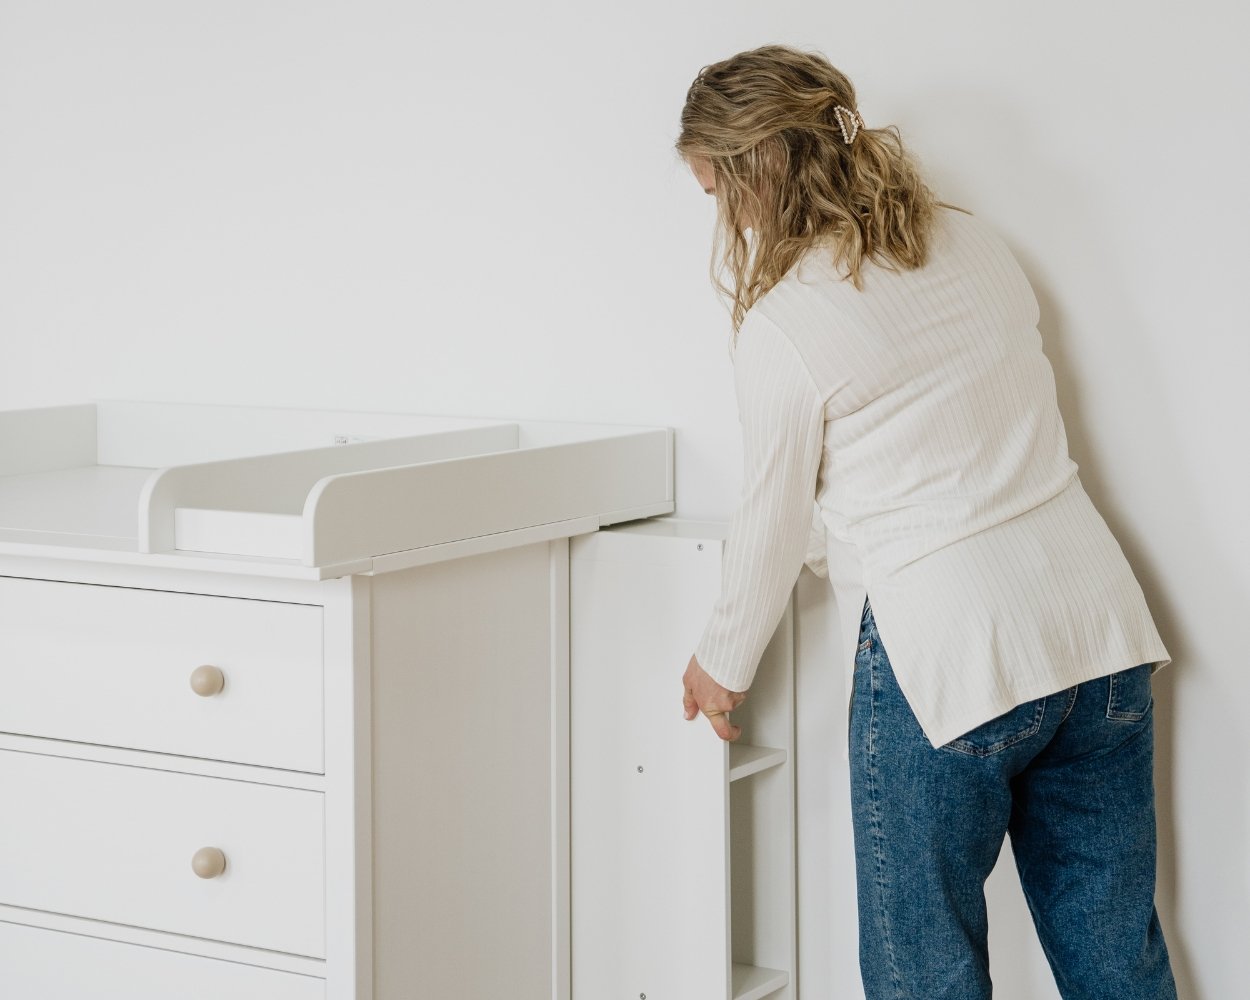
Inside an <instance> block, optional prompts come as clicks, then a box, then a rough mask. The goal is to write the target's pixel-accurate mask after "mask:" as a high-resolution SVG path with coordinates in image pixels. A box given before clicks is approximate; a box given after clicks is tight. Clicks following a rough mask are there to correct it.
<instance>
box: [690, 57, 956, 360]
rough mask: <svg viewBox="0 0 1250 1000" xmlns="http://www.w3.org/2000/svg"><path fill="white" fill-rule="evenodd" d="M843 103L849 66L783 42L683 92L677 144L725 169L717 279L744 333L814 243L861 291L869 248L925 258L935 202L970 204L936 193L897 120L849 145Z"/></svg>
mask: <svg viewBox="0 0 1250 1000" xmlns="http://www.w3.org/2000/svg"><path fill="white" fill-rule="evenodd" d="M838 105H842V106H843V107H845V108H849V109H850V110H852V111H855V110H856V109H857V107H858V102H857V100H856V96H855V88H854V86H852V84H851V81H850V80H849V79H848V78H847V77H846V74H844V73H842V72H841V71H840V70H838V69H837V68H835V67H834V66H832V65H831V64H830V63H829V61H828V60H827V59H826V58H825V57H824V56H822V55H820V54H819V53H816V52H805V51H802V50H800V49H796V48H791V47H789V46H784V45H764V46H761V47H759V48H755V49H750V50H748V51H746V52H740V53H738V54H737V55H735V56H731V57H730V58H728V59H724V60H721V61H720V62H716V63H712V64H710V65H707V66H704V67H703V68H702V69H700V70H699V73H698V75H697V76H696V77H695V79H694V82H693V83H692V84H691V85H690V89H689V91H687V93H686V104H685V106H684V107H683V108H682V111H681V134H680V135H679V136H678V138H677V141H676V143H675V146H676V149H677V152H678V154H679V155H680V157H681V158H682V159H683V160H684V161H685V162H686V163H687V164H689V163H690V160H691V158H693V157H696V156H698V157H706V158H707V160H708V161H710V163H711V168H712V171H713V175H714V176H715V178H716V187H715V193H716V205H717V227H716V236H715V239H714V244H713V253H712V265H711V269H712V282H713V284H714V285H715V287H716V288H717V289H718V290H719V291H720V292H722V293H724V294H725V295H726V296H728V297H729V298H730V299H731V300H732V302H733V309H732V319H733V329H734V337H735V339H736V338H737V333H738V329H739V328H740V327H741V325H742V321H743V319H744V317H745V316H746V313H747V311H748V310H749V309H750V308H751V306H752V305H754V304H755V302H756V301H757V300H758V299H759V298H760V297H762V296H763V295H764V294H765V293H766V292H767V291H768V290H769V289H770V288H772V287H773V285H775V284H776V283H777V282H778V281H780V280H781V278H782V277H783V276H784V275H785V273H786V272H787V271H788V270H789V269H790V268H791V267H792V266H793V265H794V264H795V263H796V262H797V261H798V260H799V258H800V257H801V256H802V255H803V254H804V253H805V252H806V251H807V250H809V249H810V248H812V247H814V246H815V245H817V244H824V243H829V242H832V245H833V263H834V265H835V267H837V266H839V265H845V267H846V273H845V274H844V275H843V280H845V279H846V278H850V279H851V281H852V282H853V283H854V285H855V287H856V288H857V289H860V290H862V289H863V287H864V286H863V280H862V278H861V274H860V271H861V268H862V266H863V262H864V260H865V258H867V259H869V260H875V261H877V262H879V263H881V264H882V265H883V266H885V267H887V268H889V269H890V270H898V269H899V268H903V269H913V268H917V267H921V266H923V265H924V263H925V261H926V260H927V258H928V250H929V236H930V231H931V228H932V225H933V220H934V215H935V209H936V207H937V206H944V207H947V208H954V209H957V210H958V211H961V212H966V211H967V209H962V208H959V207H958V206H956V205H948V204H947V203H946V202H942V201H938V200H937V199H936V197H935V195H934V194H933V192H932V191H931V190H930V189H929V187H928V186H927V185H926V184H925V183H924V180H923V178H922V177H921V174H920V169H919V165H918V163H917V160H916V158H915V157H914V155H913V154H912V153H910V152H909V151H908V149H907V148H906V147H905V146H904V144H903V140H902V136H900V135H899V132H898V129H897V127H895V126H887V127H885V128H863V127H861V128H860V130H859V132H858V134H856V136H855V138H854V140H853V141H852V142H851V143H850V144H849V145H848V144H846V143H845V142H844V141H843V136H842V129H841V126H840V124H839V122H838V117H837V115H835V114H834V108H835V107H836V106H838ZM968 214H971V213H968ZM746 228H750V230H751V232H752V234H753V237H754V239H753V243H754V246H753V247H752V246H751V245H750V244H749V243H748V241H747V239H746V236H745V235H744V229H746ZM752 251H754V252H752ZM718 258H719V262H718ZM718 264H719V266H718ZM725 267H727V268H728V270H729V272H730V274H731V276H732V278H733V285H732V287H731V286H729V285H726V284H725V283H724V282H722V281H721V279H720V274H719V271H720V269H722V268H725Z"/></svg>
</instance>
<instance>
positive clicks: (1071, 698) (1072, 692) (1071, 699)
mask: <svg viewBox="0 0 1250 1000" xmlns="http://www.w3.org/2000/svg"><path fill="white" fill-rule="evenodd" d="M1076 688H1077V686H1076V685H1075V684H1073V685H1072V687H1070V688H1068V707H1067V708H1065V709H1064V710H1063V718H1061V719H1060V720H1059V725H1061V726H1062V725H1063V721H1064V719H1066V718H1067V717H1068V716H1069V715H1070V714H1072V706H1073V705H1075V704H1076Z"/></svg>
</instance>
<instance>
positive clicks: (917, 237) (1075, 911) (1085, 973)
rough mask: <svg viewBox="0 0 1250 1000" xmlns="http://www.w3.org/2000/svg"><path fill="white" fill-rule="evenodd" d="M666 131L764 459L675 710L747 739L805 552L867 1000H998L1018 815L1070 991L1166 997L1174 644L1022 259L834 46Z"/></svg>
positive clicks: (750, 469)
mask: <svg viewBox="0 0 1250 1000" xmlns="http://www.w3.org/2000/svg"><path fill="white" fill-rule="evenodd" d="M676 145H677V151H678V153H679V154H680V156H681V157H682V159H683V160H684V161H685V163H686V164H688V165H689V167H690V169H691V172H692V173H693V175H694V177H695V178H696V180H697V181H698V183H699V185H700V186H701V187H702V189H703V190H704V191H706V192H707V193H708V194H709V195H711V196H713V197H714V198H715V199H716V204H717V214H718V225H717V237H716V246H715V248H714V254H713V278H714V281H715V282H716V284H717V286H718V287H719V288H720V289H721V291H723V292H725V293H726V295H727V296H728V298H729V301H730V303H731V306H732V325H733V330H734V337H733V343H732V350H733V368H734V379H735V386H736V391H737V399H738V415H739V419H740V421H741V424H742V441H743V460H744V468H743V484H742V496H741V502H740V504H739V506H738V508H737V509H736V511H735V512H734V515H733V517H732V519H731V521H730V528H729V534H728V536H727V538H726V543H725V557H724V570H723V578H722V582H721V593H720V596H719V599H718V600H717V602H716V604H715V606H714V608H713V611H712V614H711V617H710V619H709V620H708V622H707V625H706V628H705V629H704V631H703V633H702V636H701V638H700V640H699V642H698V644H697V646H696V648H695V652H694V656H693V657H692V658H691V660H690V663H689V665H688V667H687V669H686V673H685V676H684V678H683V682H684V687H685V691H684V696H683V704H684V707H685V712H686V718H687V719H689V720H694V719H695V718H696V717H697V716H698V715H699V714H702V715H703V716H705V717H706V718H707V719H708V721H709V723H710V724H711V726H712V728H713V729H714V730H715V732H716V734H717V735H719V736H720V738H722V739H726V740H732V739H736V738H737V736H738V733H739V728H738V727H737V726H736V725H734V724H733V723H732V721H731V714H732V712H733V710H734V709H735V708H736V707H737V706H738V705H739V704H741V703H742V701H743V699H744V698H746V697H747V689H748V688H749V687H750V684H751V680H752V677H753V675H754V673H755V670H756V668H757V666H758V664H759V660H760V657H761V655H762V653H763V650H764V647H765V645H766V644H767V642H768V640H769V638H770V636H771V635H772V633H773V631H774V630H775V628H776V626H777V624H778V622H779V620H780V617H781V614H782V611H783V608H784V605H785V602H786V600H787V598H788V596H789V593H790V591H791V589H792V588H793V586H794V583H795V581H796V579H797V576H798V573H799V570H800V569H801V568H802V566H803V565H804V563H806V564H808V565H809V566H811V567H812V569H813V570H814V571H816V572H817V573H819V574H821V575H827V576H828V578H829V581H830V583H831V585H832V587H833V590H834V595H835V599H836V605H837V608H838V611H839V614H840V616H841V628H840V633H839V642H838V650H837V655H838V658H839V661H840V664H839V665H840V667H841V669H842V670H843V671H845V677H846V680H847V691H848V711H849V720H848V729H849V745H848V747H847V759H848V760H849V770H850V785H851V803H852V810H853V827H854V837H855V859H856V878H857V899H858V905H859V940H860V967H861V972H862V976H863V981H864V988H865V993H866V995H867V998H868V1000H877V998H886V997H889V998H902V997H910V998H918V1000H933V998H936V997H960V998H964V1000H967V998H983V997H984V998H988V997H989V996H990V995H991V992H990V991H991V980H990V969H989V957H988V950H987V926H986V908H985V897H984V891H983V889H984V883H985V879H986V877H987V876H988V875H989V873H990V871H991V869H992V868H993V867H994V865H995V862H996V860H997V858H998V855H999V852H1000V850H1001V847H1002V843H1003V839H1004V837H1005V836H1008V835H1010V837H1011V843H1012V853H1013V855H1014V857H1015V862H1016V867H1017V869H1018V871H1019V876H1020V882H1021V885H1022V886H1023V889H1024V894H1025V897H1026V899H1027V900H1028V905H1029V908H1030V910H1031V912H1032V915H1033V919H1034V922H1035V925H1036V928H1037V933H1038V936H1039V938H1040V940H1041V943H1042V946H1043V949H1044V950H1045V953H1046V956H1047V958H1048V960H1049V962H1050V965H1051V968H1052V970H1053V972H1054V976H1055V980H1056V982H1057V984H1058V987H1059V991H1060V993H1061V994H1062V996H1063V997H1064V998H1065V1000H1078V998H1080V1000H1092V998H1096V997H1097V998H1110V997H1114V998H1116V1000H1137V998H1147V997H1149V998H1151V1000H1160V998H1173V997H1175V996H1176V987H1175V983H1174V980H1173V976H1172V971H1171V968H1170V965H1169V960H1168V952H1167V947H1166V944H1165V942H1164V938H1163V933H1162V930H1161V928H1160V924H1159V918H1158V914H1157V912H1156V910H1155V904H1154V890H1155V860H1156V859H1155V854H1156V844H1155V805H1154V784H1153V766H1152V760H1153V740H1154V733H1153V714H1152V711H1151V710H1152V707H1153V697H1152V694H1151V676H1152V674H1153V673H1154V672H1155V671H1157V670H1158V669H1160V668H1161V667H1163V666H1165V665H1166V664H1168V663H1169V662H1171V657H1170V656H1169V654H1168V651H1167V649H1166V648H1165V647H1164V644H1163V641H1162V639H1161V638H1160V636H1159V633H1158V632H1157V630H1156V628H1155V624H1154V622H1153V620H1152V618H1151V615H1150V611H1149V610H1148V608H1147V606H1146V602H1145V599H1144V596H1143V594H1142V590H1141V587H1140V586H1139V585H1138V582H1137V580H1136V579H1135V577H1134V575H1133V572H1132V569H1131V568H1130V567H1129V565H1128V563H1127V561H1126V560H1125V557H1124V554H1123V552H1122V551H1121V549H1120V547H1119V545H1118V543H1117V542H1116V540H1115V538H1114V537H1113V535H1112V534H1111V532H1110V530H1109V529H1108V527H1107V525H1106V522H1105V521H1104V520H1103V518H1102V517H1101V516H1100V514H1099V513H1098V511H1097V510H1096V509H1095V508H1094V505H1093V504H1092V503H1091V502H1090V498H1089V497H1088V496H1087V495H1086V493H1085V491H1084V489H1083V487H1082V484H1081V481H1080V478H1079V476H1078V475H1077V464H1076V463H1075V462H1074V461H1072V459H1071V458H1070V457H1069V455H1068V445H1067V437H1066V434H1065V430H1064V425H1063V420H1062V418H1061V417H1060V413H1059V409H1058V406H1057V402H1056V396H1055V384H1054V376H1053V372H1052V369H1051V366H1050V363H1049V361H1048V360H1047V358H1046V356H1045V354H1044V353H1043V351H1042V342H1041V337H1040V334H1039V332H1038V329H1037V322H1038V316H1039V309H1038V303H1037V299H1036V298H1035V296H1034V294H1033V291H1032V289H1031V287H1030V285H1029V282H1028V280H1027V278H1026V277H1025V275H1024V273H1023V272H1022V271H1021V269H1020V267H1019V266H1018V264H1017V263H1016V261H1015V259H1014V258H1013V257H1012V254H1011V252H1010V251H1009V249H1008V248H1007V246H1006V245H1005V244H1004V242H1003V241H1002V240H1001V239H1000V238H999V237H998V235H997V234H996V233H995V232H994V230H993V229H992V228H991V227H990V226H988V225H987V224H986V223H984V222H982V221H981V220H980V219H978V218H977V217H976V216H975V215H972V214H970V213H969V212H967V211H966V210H964V209H960V208H957V207H955V206H953V205H948V204H946V203H944V202H940V201H937V200H936V198H935V197H934V195H933V193H932V192H931V191H930V189H929V188H928V187H927V186H926V185H925V183H924V181H923V180H922V178H921V176H920V172H919V169H918V166H917V163H916V161H915V159H914V157H912V156H911V155H910V154H909V152H908V151H907V150H906V148H905V147H904V144H903V142H902V140H901V138H900V136H899V134H898V131H897V129H895V128H878V127H873V126H872V125H870V124H868V123H866V122H865V121H864V119H863V117H862V116H861V115H860V114H859V110H858V104H857V100H856V94H855V89H854V87H853V86H852V85H851V81H850V80H848V79H847V77H846V76H845V74H843V73H841V72H839V71H838V70H837V69H836V68H834V67H833V66H832V65H830V63H829V62H828V61H827V60H826V59H825V58H823V57H822V56H820V55H818V54H816V53H811V52H805V51H800V50H797V49H794V48H789V47H785V46H779V45H767V46H763V47H761V48H757V49H753V50H751V51H747V52H742V53H739V54H738V55H735V56H733V57H732V58H729V59H725V60H723V61H721V62H718V63H714V64H712V65H709V66H705V67H704V68H703V69H702V70H701V71H700V72H699V74H698V76H697V78H696V79H695V81H694V83H693V84H692V85H691V87H690V90H689V93H688V94H687V97H686V103H685V107H684V108H683V109H682V113H681V134H680V137H679V138H678V140H677V144H676ZM748 233H749V236H748ZM725 271H727V272H728V274H729V275H730V277H731V282H730V283H729V284H724V283H723V282H722V281H721V280H720V278H719V276H718V275H719V274H721V273H724V272H725Z"/></svg>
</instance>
